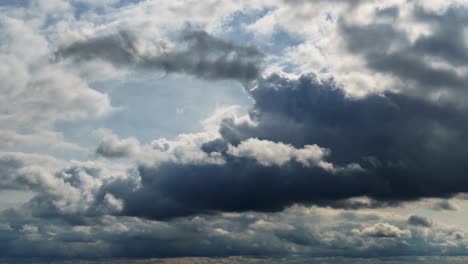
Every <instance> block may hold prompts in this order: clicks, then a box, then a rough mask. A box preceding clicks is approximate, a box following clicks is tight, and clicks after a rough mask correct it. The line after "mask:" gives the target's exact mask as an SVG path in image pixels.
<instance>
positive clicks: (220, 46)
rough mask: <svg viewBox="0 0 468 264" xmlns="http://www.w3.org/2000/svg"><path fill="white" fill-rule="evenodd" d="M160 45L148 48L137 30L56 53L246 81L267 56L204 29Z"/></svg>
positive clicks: (83, 42) (255, 74) (86, 41)
mask: <svg viewBox="0 0 468 264" xmlns="http://www.w3.org/2000/svg"><path fill="white" fill-rule="evenodd" d="M160 45H161V46H160V47H156V49H155V50H156V51H148V50H145V48H144V46H143V44H142V43H141V41H140V40H139V39H138V37H137V36H136V35H135V34H134V33H132V32H130V31H119V32H117V33H111V34H107V35H105V34H104V35H102V36H91V37H88V38H86V39H84V40H79V41H76V42H74V43H71V44H68V45H65V46H63V47H60V48H59V50H58V51H57V52H56V55H57V57H58V58H72V59H74V60H76V61H87V60H91V59H102V60H104V61H108V62H111V63H112V64H114V65H117V66H124V67H131V66H137V67H141V68H143V69H147V70H159V71H163V72H166V73H185V74H190V75H194V76H196V77H199V78H203V79H215V80H217V79H235V80H240V81H243V82H245V81H251V80H254V79H255V78H257V77H258V76H259V74H260V63H261V59H262V56H263V55H262V53H261V52H260V51H259V50H258V49H257V48H255V47H253V46H247V45H241V44H237V43H234V42H230V41H225V40H222V39H218V38H216V37H213V36H211V35H209V34H208V33H206V32H204V31H189V30H185V31H183V32H182V34H181V36H180V38H179V39H178V42H177V45H176V47H175V48H173V49H169V48H167V47H165V44H164V43H162V44H160Z"/></svg>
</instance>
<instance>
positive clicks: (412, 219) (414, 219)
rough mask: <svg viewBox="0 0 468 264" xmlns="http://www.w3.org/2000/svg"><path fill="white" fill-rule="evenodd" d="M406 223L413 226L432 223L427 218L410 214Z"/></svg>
mask: <svg viewBox="0 0 468 264" xmlns="http://www.w3.org/2000/svg"><path fill="white" fill-rule="evenodd" d="M408 224H409V225H413V226H422V227H431V226H432V223H431V221H429V220H428V219H427V218H425V217H423V216H418V215H410V216H409V217H408Z"/></svg>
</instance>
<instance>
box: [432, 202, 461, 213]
mask: <svg viewBox="0 0 468 264" xmlns="http://www.w3.org/2000/svg"><path fill="white" fill-rule="evenodd" d="M431 208H432V209H433V210H436V211H440V210H448V211H457V210H458V207H457V206H456V205H455V204H453V203H451V202H450V201H449V200H440V201H435V202H434V203H433V204H432V206H431Z"/></svg>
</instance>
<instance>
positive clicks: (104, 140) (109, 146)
mask: <svg viewBox="0 0 468 264" xmlns="http://www.w3.org/2000/svg"><path fill="white" fill-rule="evenodd" d="M97 133H98V135H99V137H100V143H99V145H98V147H97V149H96V154H98V155H101V156H103V157H107V158H122V157H130V156H133V155H137V154H138V153H139V152H140V143H139V142H138V140H137V139H136V138H127V139H119V138H118V137H117V135H115V134H114V133H112V131H109V130H106V129H100V130H98V131H97Z"/></svg>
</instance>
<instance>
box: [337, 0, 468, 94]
mask: <svg viewBox="0 0 468 264" xmlns="http://www.w3.org/2000/svg"><path fill="white" fill-rule="evenodd" d="M415 10H416V11H414V14H413V16H414V19H415V20H417V21H419V22H424V23H426V24H428V25H429V27H430V29H431V33H430V34H425V35H423V36H419V37H418V38H417V39H416V40H415V41H412V40H410V38H409V36H408V35H407V33H405V32H402V31H401V30H399V29H397V28H396V27H395V26H394V25H393V24H391V23H384V22H375V23H371V24H368V25H352V24H348V23H346V22H345V20H344V19H341V20H340V22H339V23H340V30H341V32H342V33H343V36H344V42H345V43H346V45H347V47H348V50H349V51H350V52H352V53H354V54H359V55H362V56H363V57H364V58H365V60H366V62H367V65H368V67H369V68H371V69H373V70H375V71H378V72H383V73H388V74H391V75H393V76H395V77H397V78H399V79H400V80H403V81H411V82H414V83H415V84H416V86H415V87H416V90H418V91H419V93H424V92H428V91H430V90H434V89H440V88H449V89H452V90H458V92H463V90H464V89H465V88H466V87H467V85H466V84H467V81H468V79H467V78H466V77H465V76H463V75H459V74H457V72H456V71H455V70H453V69H450V68H440V67H436V66H434V65H433V64H432V63H431V62H429V61H428V60H427V58H434V59H435V60H437V61H443V62H445V63H447V64H448V65H451V66H453V67H458V66H467V65H468V60H467V58H468V55H467V54H468V49H467V45H466V41H465V38H464V33H463V32H464V27H465V26H466V24H467V22H468V16H467V10H466V9H464V8H460V9H454V8H450V9H448V10H447V11H446V12H445V13H443V14H433V13H430V12H429V11H425V10H423V9H422V8H415ZM382 12H384V13H385V14H388V15H391V16H392V17H394V18H397V16H398V13H399V9H398V8H397V7H393V8H392V9H387V10H382V11H381V12H380V14H381V15H383V13H382ZM399 88H403V87H399Z"/></svg>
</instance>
